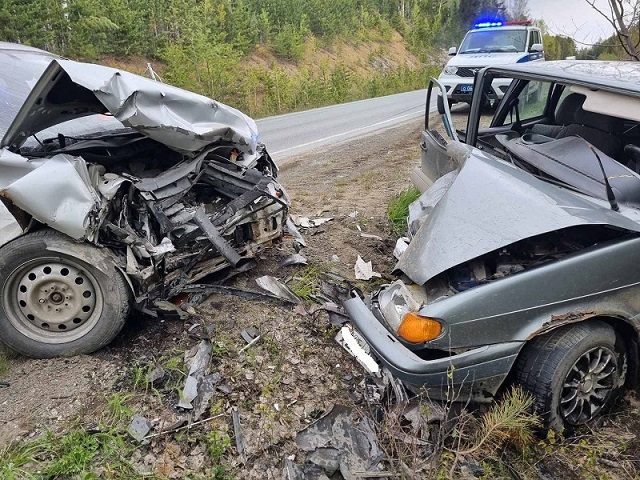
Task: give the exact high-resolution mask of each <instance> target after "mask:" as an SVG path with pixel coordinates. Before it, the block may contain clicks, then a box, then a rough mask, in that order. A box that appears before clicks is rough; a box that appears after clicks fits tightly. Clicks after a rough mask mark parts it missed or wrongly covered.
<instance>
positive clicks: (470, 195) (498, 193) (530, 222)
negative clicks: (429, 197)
mask: <svg viewBox="0 0 640 480" xmlns="http://www.w3.org/2000/svg"><path fill="white" fill-rule="evenodd" d="M578 225H610V226H613V227H618V228H621V229H626V230H630V231H635V232H640V212H638V211H637V210H634V209H630V208H626V207H622V208H621V211H620V212H619V213H616V212H613V211H612V210H611V209H610V208H609V204H608V203H607V202H606V201H602V200H597V199H592V198H589V197H586V196H583V195H580V194H576V193H573V192H571V191H569V190H567V189H564V188H561V187H557V186H555V185H552V184H550V183H547V182H544V181H542V180H539V179H537V178H535V177H534V176H532V175H530V174H528V173H527V172H525V171H523V170H521V169H519V168H517V167H515V166H513V165H511V164H508V163H506V162H503V161H500V160H497V159H495V158H493V157H490V156H488V155H485V154H483V153H482V152H480V151H478V150H474V152H473V154H472V155H471V156H470V157H469V158H468V159H467V160H466V162H465V164H464V166H463V167H462V169H461V170H460V172H459V174H458V176H457V177H456V179H455V180H454V181H453V183H452V184H451V187H450V188H449V189H448V190H447V191H446V193H444V195H443V196H442V198H441V199H440V201H439V202H438V203H437V204H436V205H435V207H434V208H433V209H432V210H431V211H430V213H428V216H427V217H426V219H425V220H424V221H423V223H422V225H421V226H420V228H419V230H418V231H417V232H416V234H415V236H414V237H413V239H412V241H411V243H410V244H409V246H408V247H407V250H406V251H405V253H404V254H403V256H402V257H401V258H400V261H399V262H398V263H397V265H396V270H400V271H402V272H404V273H405V274H406V275H407V276H408V277H409V278H410V279H411V280H413V281H414V282H415V283H417V284H420V285H424V284H425V283H426V282H427V281H428V280H429V279H431V278H433V277H435V276H436V275H438V274H440V273H442V272H444V271H446V270H448V269H450V268H452V267H454V266H457V265H460V264H463V263H465V262H468V261H470V260H473V259H474V258H476V257H479V256H480V255H483V254H485V253H489V252H491V251H493V250H497V249H499V248H502V247H505V246H507V245H510V244H512V243H514V242H517V241H520V240H523V239H525V238H529V237H533V236H536V235H541V234H543V233H548V232H551V231H554V230H560V229H564V228H567V227H573V226H578Z"/></svg>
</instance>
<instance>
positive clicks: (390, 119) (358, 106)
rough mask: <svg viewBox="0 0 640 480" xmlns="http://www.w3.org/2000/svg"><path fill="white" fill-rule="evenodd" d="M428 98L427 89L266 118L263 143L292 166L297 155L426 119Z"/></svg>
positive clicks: (262, 123) (262, 122) (262, 124)
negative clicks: (291, 163)
mask: <svg viewBox="0 0 640 480" xmlns="http://www.w3.org/2000/svg"><path fill="white" fill-rule="evenodd" d="M426 98H427V91H426V90H416V91H413V92H406V93H399V94H396V95H388V96H385V97H377V98H370V99H367V100H360V101H357V102H350V103H342V104H340V105H332V106H329V107H323V108H315V109H313V110H305V111H303V112H296V113H288V114H286V115H278V116H275V117H268V118H263V119H261V120H258V121H257V123H258V130H259V132H260V140H261V141H262V142H263V143H264V144H265V145H266V146H267V150H268V151H269V153H270V154H271V156H272V157H273V159H274V160H275V161H276V163H278V164H282V163H288V162H291V161H295V155H296V154H300V153H303V152H307V151H309V150H314V149H316V148H318V147H322V146H324V145H328V144H335V143H339V142H343V141H345V140H349V139H352V138H355V137H358V136H362V135H365V134H369V133H372V132H375V131H379V130H384V129H386V128H389V127H392V126H395V125H398V124H401V123H404V122H407V121H410V120H413V119H416V118H420V117H423V116H424V109H425V108H424V107H425V101H426ZM434 100H435V98H434ZM432 103H433V105H432V107H431V109H430V110H434V108H435V107H434V105H435V101H433V102H432Z"/></svg>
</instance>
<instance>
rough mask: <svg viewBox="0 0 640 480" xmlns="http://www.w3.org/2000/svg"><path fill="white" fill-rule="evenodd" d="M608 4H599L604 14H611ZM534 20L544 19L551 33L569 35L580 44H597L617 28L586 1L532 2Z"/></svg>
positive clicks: (605, 0)
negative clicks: (596, 42)
mask: <svg viewBox="0 0 640 480" xmlns="http://www.w3.org/2000/svg"><path fill="white" fill-rule="evenodd" d="M608 3H609V2H608V0H596V5H597V6H598V7H599V8H600V9H601V10H602V11H604V12H608V11H609V7H608ZM529 12H530V18H533V19H539V18H541V19H543V20H544V21H545V23H546V24H547V26H548V27H549V30H550V32H551V33H553V34H556V35H567V36H569V37H571V38H573V39H574V40H576V43H577V46H578V48H581V47H582V48H584V47H585V46H586V45H581V44H580V43H579V42H584V43H593V42H595V41H597V40H598V39H599V38H603V39H604V38H607V37H609V36H610V35H612V34H613V27H612V26H611V24H609V23H608V22H607V20H606V19H604V18H603V17H602V16H601V15H600V14H599V13H598V12H596V11H595V10H594V9H593V8H591V6H589V5H588V4H587V2H586V1H585V0H529Z"/></svg>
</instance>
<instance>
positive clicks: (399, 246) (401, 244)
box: [393, 237, 409, 260]
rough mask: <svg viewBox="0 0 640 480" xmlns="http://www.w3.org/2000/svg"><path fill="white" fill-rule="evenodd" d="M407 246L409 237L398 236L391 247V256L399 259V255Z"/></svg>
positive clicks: (402, 253)
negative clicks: (393, 246) (394, 244)
mask: <svg viewBox="0 0 640 480" xmlns="http://www.w3.org/2000/svg"><path fill="white" fill-rule="evenodd" d="M408 246H409V239H408V238H407V237H400V238H399V239H398V240H397V241H396V246H395V248H394V249H393V256H394V257H395V258H396V259H397V260H400V257H401V256H402V255H404V252H405V251H406V250H407V247H408Z"/></svg>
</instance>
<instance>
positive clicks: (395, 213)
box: [387, 187, 420, 235]
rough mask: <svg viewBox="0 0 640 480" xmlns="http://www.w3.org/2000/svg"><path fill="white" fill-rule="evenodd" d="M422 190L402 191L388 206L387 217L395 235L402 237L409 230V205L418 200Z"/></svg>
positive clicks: (411, 188) (407, 189) (409, 189)
mask: <svg viewBox="0 0 640 480" xmlns="http://www.w3.org/2000/svg"><path fill="white" fill-rule="evenodd" d="M419 196H420V190H418V189H417V188H416V187H409V188H405V189H404V190H402V191H401V192H400V193H399V194H398V195H396V196H395V197H393V198H392V199H391V200H390V201H389V203H388V204H387V217H388V218H389V224H390V225H391V231H392V232H393V234H394V235H402V234H403V233H404V232H405V231H406V229H407V216H408V215H409V205H410V204H411V203H413V202H414V201H415V200H417V199H418V197H419Z"/></svg>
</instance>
